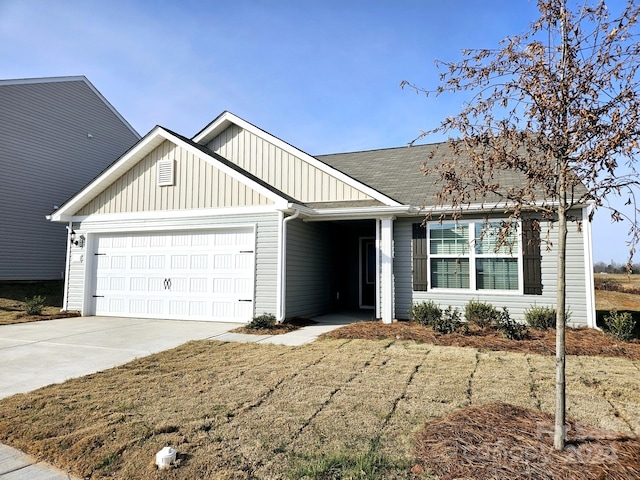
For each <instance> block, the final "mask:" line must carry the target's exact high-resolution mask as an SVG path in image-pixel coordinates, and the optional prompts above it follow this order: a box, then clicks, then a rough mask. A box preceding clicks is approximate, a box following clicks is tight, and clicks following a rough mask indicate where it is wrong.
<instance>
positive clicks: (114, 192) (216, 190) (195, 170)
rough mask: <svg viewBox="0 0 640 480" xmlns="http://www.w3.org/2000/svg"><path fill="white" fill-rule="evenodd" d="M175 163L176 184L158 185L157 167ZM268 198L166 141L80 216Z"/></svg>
mask: <svg viewBox="0 0 640 480" xmlns="http://www.w3.org/2000/svg"><path fill="white" fill-rule="evenodd" d="M160 160H173V161H175V163H174V168H175V184H174V185H172V186H162V187H160V186H158V169H157V164H158V161H160ZM270 203H273V202H271V201H270V200H268V199H267V198H266V197H265V196H263V195H260V194H259V193H257V192H256V191H255V190H253V189H251V188H250V187H248V186H246V185H245V184H243V183H241V182H239V181H238V180H236V179H234V178H232V177H231V176H229V175H227V174H226V173H224V172H222V171H220V170H219V169H217V168H215V167H214V166H213V165H211V164H210V163H208V162H207V161H205V160H203V159H202V158H200V157H198V156H197V155H194V154H193V153H191V152H189V151H188V150H186V149H185V148H183V147H180V146H177V145H175V144H173V143H172V142H169V141H165V142H163V143H162V144H161V145H159V146H158V147H157V148H156V149H154V150H153V151H152V152H151V153H149V154H148V155H147V156H145V157H144V158H143V159H142V160H140V161H139V162H138V163H137V164H136V165H134V166H133V167H132V168H131V169H130V170H129V171H128V172H126V173H125V174H124V175H122V176H121V177H120V178H119V179H118V180H116V181H115V182H113V183H112V184H111V185H110V186H109V187H107V188H106V189H105V190H104V191H103V192H101V193H100V194H98V195H97V196H96V197H95V198H94V199H93V200H91V201H90V202H89V203H88V204H87V205H85V206H84V207H82V208H81V209H80V211H79V212H78V213H77V215H92V214H101V213H127V212H142V211H159V210H189V209H195V208H222V207H245V206H254V205H267V204H270Z"/></svg>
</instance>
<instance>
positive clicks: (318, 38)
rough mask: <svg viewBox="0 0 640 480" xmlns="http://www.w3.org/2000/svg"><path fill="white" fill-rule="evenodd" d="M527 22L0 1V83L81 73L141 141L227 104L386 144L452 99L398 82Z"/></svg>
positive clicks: (618, 242) (467, 9)
mask: <svg viewBox="0 0 640 480" xmlns="http://www.w3.org/2000/svg"><path fill="white" fill-rule="evenodd" d="M620 2H621V0H616V1H614V2H612V6H613V4H615V3H620ZM536 16H537V8H536V3H535V1H529V0H482V1H476V0H439V1H434V0H422V1H403V0H379V1H372V0H369V1H364V0H362V1H359V0H355V1H350V0H342V1H335V0H322V1H305V0H298V1H288V0H282V1H275V0H254V1H248V0H232V1H227V0H219V1H215V0H212V1H191V0H185V1H179V2H178V1H133V0H132V1H120V0H110V1H87V0H84V1H75V0H49V1H47V0H41V1H35V0H0V78H4V79H9V78H31V77H48V76H67V75H85V76H86V77H87V78H88V79H89V80H90V81H91V82H92V83H93V84H94V85H95V87H96V88H97V89H98V90H100V92H101V93H102V94H103V95H104V96H105V97H106V98H107V99H108V100H109V101H110V102H111V103H112V104H113V105H114V107H115V108H116V109H117V110H118V111H119V112H120V113H121V114H122V115H123V116H124V117H125V118H126V119H127V120H128V121H129V123H131V125H132V126H133V127H134V128H135V129H136V130H138V131H139V132H140V133H141V134H142V135H144V134H145V133H147V132H148V131H149V130H150V129H151V128H153V126H155V125H156V124H160V125H162V126H165V127H167V128H170V129H172V130H175V131H177V132H179V133H181V134H183V135H185V136H188V137H190V136H192V135H194V134H195V133H196V132H197V131H199V130H200V129H201V128H202V127H203V126H205V125H206V124H207V123H208V122H210V121H211V120H213V119H214V118H215V117H216V116H217V115H218V114H219V113H221V112H222V111H224V110H229V111H231V112H233V113H235V114H237V115H239V116H240V117H242V118H244V119H246V120H248V121H250V122H251V123H253V124H255V125H257V126H259V127H261V128H263V129H264V130H267V131H268V132H270V133H272V134H274V135H276V136H278V137H280V138H282V139H283V140H285V141H287V142H289V143H291V144H293V145H295V146H296V147H298V148H300V149H302V150H304V151H306V152H308V153H310V154H312V155H314V154H324V153H334V152H344V151H354V150H368V149H375V148H384V147H395V146H401V145H405V144H407V143H408V142H410V141H411V140H413V139H414V138H415V137H416V136H417V135H419V133H420V131H421V130H427V129H429V128H432V127H434V126H436V125H437V124H438V122H439V121H440V120H441V119H443V118H444V117H445V116H446V115H448V114H453V113H456V112H457V111H458V110H459V109H460V106H461V104H462V101H463V99H462V97H446V98H444V97H443V98H440V99H437V100H434V99H426V98H424V97H423V96H420V95H416V94H415V93H412V92H410V91H408V90H402V89H400V88H399V84H400V82H401V81H402V80H409V81H411V82H414V83H416V84H418V85H421V86H424V87H433V86H435V85H436V84H437V79H438V71H437V70H436V68H435V66H434V60H435V59H436V58H438V59H441V60H457V59H460V58H461V50H462V49H463V48H480V47H487V48H491V47H496V46H497V45H498V42H499V41H500V40H501V39H503V38H505V37H506V36H508V35H511V34H517V33H521V32H523V31H525V30H526V29H527V27H528V25H529V24H530V22H531V21H533V20H534V19H535V18H536ZM429 140H430V141H439V140H442V138H439V137H433V138H430V139H429ZM593 230H594V232H593V239H594V260H595V261H599V260H602V261H607V262H608V261H609V260H611V259H613V260H615V261H618V262H621V261H623V260H625V258H626V255H627V247H626V245H625V239H626V230H627V228H625V227H622V226H618V225H611V222H610V221H609V219H608V215H607V213H606V212H604V211H602V212H600V213H599V214H598V215H597V216H596V220H595V222H594V229H593Z"/></svg>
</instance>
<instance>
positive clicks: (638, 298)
mask: <svg viewBox="0 0 640 480" xmlns="http://www.w3.org/2000/svg"><path fill="white" fill-rule="evenodd" d="M595 283H596V290H595V297H596V310H607V311H608V310H614V309H616V310H632V311H640V295H639V294H638V291H637V290H640V275H638V274H635V275H624V274H603V273H596V274H595ZM603 284H604V285H603ZM606 284H613V285H606ZM599 286H600V287H599ZM603 286H604V287H607V289H606V290H603V289H602V287H603ZM631 292H633V293H631Z"/></svg>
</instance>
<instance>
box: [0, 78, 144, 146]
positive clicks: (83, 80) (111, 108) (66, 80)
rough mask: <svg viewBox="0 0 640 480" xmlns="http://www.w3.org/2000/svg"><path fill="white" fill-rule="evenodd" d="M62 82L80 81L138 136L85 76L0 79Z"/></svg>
mask: <svg viewBox="0 0 640 480" xmlns="http://www.w3.org/2000/svg"><path fill="white" fill-rule="evenodd" d="M63 82H82V83H84V84H85V85H86V86H87V87H88V88H89V89H90V90H91V91H92V92H93V94H94V95H96V96H97V97H98V98H99V99H100V100H101V101H102V102H103V103H104V104H105V106H106V107H107V108H108V109H109V110H111V113H113V114H114V115H115V116H116V117H117V118H118V120H119V121H120V122H122V124H123V125H125V126H126V127H127V128H128V129H129V131H130V132H131V133H132V134H133V135H134V136H135V137H137V138H140V134H139V133H138V132H137V131H136V130H135V129H134V128H133V127H132V126H131V125H130V124H129V122H127V121H126V120H125V118H124V117H123V116H122V115H120V112H118V111H117V110H116V109H115V108H114V107H113V105H111V103H109V101H108V100H107V99H106V98H105V97H104V96H103V95H102V94H101V93H100V92H99V91H98V89H97V88H96V87H94V86H93V84H92V83H91V82H90V81H89V80H88V79H87V77H85V76H84V75H77V76H69V77H42V78H20V79H10V80H0V87H3V86H9V85H37V84H47V83H49V84H52V83H63Z"/></svg>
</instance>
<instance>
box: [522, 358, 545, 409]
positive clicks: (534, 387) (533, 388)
mask: <svg viewBox="0 0 640 480" xmlns="http://www.w3.org/2000/svg"><path fill="white" fill-rule="evenodd" d="M526 359H527V365H528V366H529V371H528V373H529V381H530V383H529V395H530V396H531V398H532V400H533V401H534V403H535V407H536V409H538V410H542V400H541V399H540V397H539V396H538V389H539V388H540V385H539V384H538V382H537V381H536V379H535V377H534V375H533V374H534V373H535V372H537V369H536V367H534V366H533V364H532V363H531V355H526Z"/></svg>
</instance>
